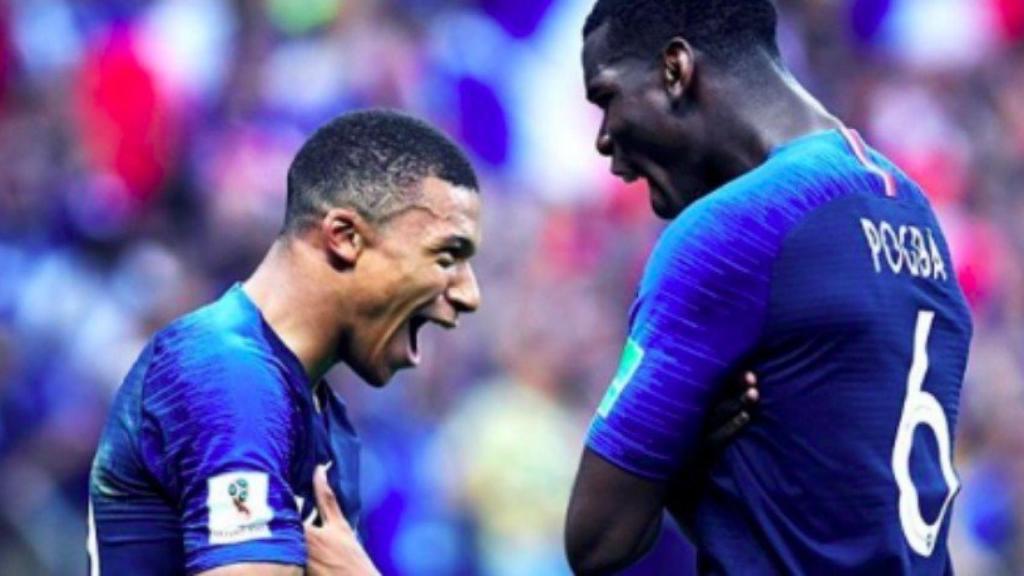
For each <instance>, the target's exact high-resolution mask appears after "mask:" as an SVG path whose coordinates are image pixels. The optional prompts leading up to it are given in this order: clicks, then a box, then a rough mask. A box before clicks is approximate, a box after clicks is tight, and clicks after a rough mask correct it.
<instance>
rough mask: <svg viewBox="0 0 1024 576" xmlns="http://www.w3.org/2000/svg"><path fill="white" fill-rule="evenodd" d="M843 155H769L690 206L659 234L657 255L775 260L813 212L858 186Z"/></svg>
mask: <svg viewBox="0 0 1024 576" xmlns="http://www.w3.org/2000/svg"><path fill="white" fill-rule="evenodd" d="M836 156H839V155H836ZM842 161H843V160H842V159H841V157H840V158H838V159H833V158H832V157H831V156H830V155H829V153H828V150H825V151H822V152H821V153H816V154H781V155H779V156H775V157H772V158H769V159H768V161H766V162H765V163H764V164H762V165H761V166H759V167H758V168H756V169H754V170H752V171H750V172H748V173H746V174H744V175H743V176H740V177H739V178H736V179H735V180H733V181H731V182H729V183H727V184H725V185H723V186H722V187H720V188H718V189H717V190H714V191H713V192H711V193H709V194H708V195H707V196H705V197H703V198H701V199H700V200H698V201H696V202H694V203H693V204H692V205H690V206H689V207H687V208H686V209H685V210H684V211H683V212H682V213H681V214H680V215H679V216H678V217H676V219H675V220H673V221H672V223H671V224H670V225H669V226H668V228H667V229H666V230H665V232H664V234H663V235H662V237H661V238H660V239H659V241H658V245H657V246H656V248H655V252H654V255H653V256H652V261H659V260H665V261H667V262H670V263H671V262H673V261H676V260H678V259H680V258H683V259H693V258H699V259H705V258H709V257H710V258H712V259H721V258H723V257H725V258H728V257H732V258H733V259H737V262H740V261H747V262H750V263H754V262H759V263H764V262H765V261H770V260H771V259H772V258H774V256H775V255H776V254H777V252H778V250H779V248H780V246H781V243H782V241H783V240H784V239H785V237H786V235H787V234H788V233H789V232H790V231H791V230H792V229H793V228H794V227H795V226H796V225H798V224H799V223H800V222H801V221H802V220H803V219H804V218H805V217H806V216H807V215H808V214H809V213H810V212H812V211H813V210H814V209H816V208H818V207H820V206H822V205H824V204H827V203H829V202H830V201H831V200H834V199H836V198H837V197H839V196H842V195H844V194H846V193H847V192H849V191H850V190H851V189H852V187H851V186H848V185H847V184H846V183H845V182H844V178H845V177H846V174H845V172H846V171H845V169H844V168H845V167H844V166H841V165H839V164H840V163H841V162H842Z"/></svg>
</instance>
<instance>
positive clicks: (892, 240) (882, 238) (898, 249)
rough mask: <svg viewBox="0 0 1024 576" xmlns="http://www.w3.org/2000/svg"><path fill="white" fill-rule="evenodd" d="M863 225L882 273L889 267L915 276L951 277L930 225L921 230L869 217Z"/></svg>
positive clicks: (937, 278)
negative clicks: (897, 225)
mask: <svg viewBox="0 0 1024 576" xmlns="http://www.w3.org/2000/svg"><path fill="white" fill-rule="evenodd" d="M860 225H861V228H863V230H864V238H865V239H866V240H867V242H868V248H869V249H870V250H871V258H872V260H873V262H874V265H875V272H876V273H878V274H881V273H882V269H883V268H888V269H889V271H890V272H892V273H893V274H902V273H903V272H906V273H908V274H910V275H911V276H913V277H914V278H925V279H928V280H948V279H949V274H948V273H947V272H946V263H945V261H944V260H943V259H942V253H941V252H940V251H939V246H938V244H936V242H935V236H933V235H932V230H931V228H925V229H924V231H922V230H921V228H919V227H917V226H911V225H901V226H899V227H895V226H893V225H892V224H890V223H888V222H886V221H885V220H882V221H881V222H879V223H875V222H872V221H871V220H868V219H867V218H861V219H860ZM883 265H884V266H883Z"/></svg>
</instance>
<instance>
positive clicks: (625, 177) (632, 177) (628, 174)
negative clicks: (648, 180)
mask: <svg viewBox="0 0 1024 576" xmlns="http://www.w3.org/2000/svg"><path fill="white" fill-rule="evenodd" d="M612 174H614V175H616V176H618V177H619V178H620V179H621V180H622V181H623V182H625V183H626V184H632V183H633V182H636V181H637V180H639V179H640V175H639V174H637V173H636V172H634V171H632V170H618V169H616V170H612Z"/></svg>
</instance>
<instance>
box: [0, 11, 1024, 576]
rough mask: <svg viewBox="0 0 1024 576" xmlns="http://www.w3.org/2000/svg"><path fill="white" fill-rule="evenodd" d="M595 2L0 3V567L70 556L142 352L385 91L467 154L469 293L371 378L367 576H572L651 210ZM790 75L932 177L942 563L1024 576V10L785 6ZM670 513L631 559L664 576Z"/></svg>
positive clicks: (69, 570) (679, 560)
mask: <svg viewBox="0 0 1024 576" xmlns="http://www.w3.org/2000/svg"><path fill="white" fill-rule="evenodd" d="M590 6H591V0H303V1H301V2H299V1H293V0H160V1H154V2H142V1H133V0H74V1H71V0H0V574H5V575H21V574H33V575H34V574H58V575H64V574H67V575H81V574H84V573H85V570H86V561H85V531H86V530H85V516H86V513H85V510H86V484H87V475H88V470H89V466H90V462H91V459H92V455H93V450H94V448H95V443H96V440H97V436H98V434H99V432H100V429H101V426H102V425H103V422H104V418H105V413H106V409H107V406H108V403H109V402H110V399H111V395H112V394H113V392H114V391H115V389H116V387H117V386H118V384H119V383H120V380H121V378H122V377H123V376H124V374H125V373H126V372H127V370H128V367H129V365H130V364H131V362H132V361H133V360H134V358H135V356H136V354H137V353H138V352H139V351H140V350H141V348H142V346H143V344H144V342H145V341H146V339H147V338H148V337H149V336H150V335H151V334H152V333H153V332H154V331H156V330H157V329H158V328H160V327H161V326H162V325H164V324H165V323H167V322H168V321H169V320H171V319H172V318H174V317H175V316H177V315H179V314H181V313H183V312H185V311H187V310H189V309H191V308H193V307H196V306H198V305H201V304H203V303H205V302H208V301H210V300H213V299H215V298H216V297H217V296H218V295H219V294H220V293H221V292H222V291H223V290H224V289H225V288H226V287H228V286H229V285H230V284H231V283H233V282H235V281H237V280H240V279H244V278H245V277H246V276H247V274H248V273H249V271H250V270H251V269H252V268H253V267H254V265H255V264H256V263H257V262H258V260H259V258H260V257H261V256H262V254H263V252H264V251H265V250H266V248H267V247H268V246H269V245H270V243H271V242H272V240H273V239H274V236H275V235H276V233H277V232H278V230H279V227H280V223H281V220H282V216H283V207H284V194H285V178H284V177H285V172H286V169H287V166H288V164H289V162H290V160H291V158H292V156H293V154H294V153H295V152H296V151H297V149H298V147H299V145H300V144H301V143H302V141H303V139H304V137H305V136H307V135H308V134H310V133H311V132H312V131H313V130H314V129H315V128H316V127H317V126H318V125H319V124H321V123H322V122H324V121H326V120H327V119H329V118H331V117H333V116H334V115H336V114H338V113H340V112H343V111H345V110H350V109H354V108H359V107H367V106H388V107H395V108H400V109H403V110H407V111H410V112H412V113H414V114H417V115H419V116H422V117H425V118H427V119H429V120H431V121H432V122H434V123H436V124H437V125H439V126H440V127H442V128H443V129H445V131H447V132H448V133H450V134H452V135H454V136H455V137H457V138H458V140H459V141H460V142H461V143H463V144H464V145H465V147H466V148H467V150H468V151H469V152H470V154H471V155H472V158H473V161H474V163H475V165H476V166H477V167H478V169H479V171H480V173H481V175H482V179H483V183H484V190H483V193H484V195H485V196H484V198H485V201H484V203H485V243H484V246H483V250H482V252H481V253H480V255H479V257H478V258H477V263H476V266H477V270H478V274H479V277H480V281H481V284H482V288H483V292H484V306H483V308H482V310H481V311H480V312H479V313H478V314H477V315H475V316H474V317H471V318H467V319H465V322H463V327H462V328H460V329H459V330H458V331H455V332H450V333H441V332H436V333H430V334H428V335H427V337H426V338H425V340H427V342H426V343H425V348H426V351H425V363H424V365H423V366H422V367H421V368H420V369H419V370H418V371H416V372H410V373H404V374H402V375H401V376H400V377H399V378H398V379H397V380H396V381H395V382H393V383H392V384H391V386H390V387H388V388H386V389H385V390H382V391H376V390H371V389H369V388H368V387H366V386H364V385H363V384H361V383H360V382H359V381H358V380H357V379H356V378H355V377H354V376H352V375H351V374H350V373H348V372H346V371H345V370H344V369H339V370H337V371H335V372H334V373H333V374H332V375H331V377H330V380H331V381H332V384H333V385H334V386H335V388H336V389H337V390H338V392H339V393H340V394H341V395H342V396H343V397H344V398H346V400H347V402H348V403H349V405H350V412H351V413H352V414H353V416H354V419H355V420H356V424H357V426H358V428H359V429H360V432H361V434H362V436H363V438H364V443H365V451H364V455H363V461H362V465H363V478H362V490H363V498H364V501H365V509H366V510H367V516H366V522H365V524H364V526H362V534H363V535H364V538H365V543H366V545H367V547H368V549H369V550H370V552H371V554H372V555H373V557H374V559H375V560H376V562H377V563H378V565H379V566H380V568H381V570H382V572H383V573H384V574H387V575H390V574H401V575H420V574H442V575H443V574H454V575H475V574H481V575H526V574H529V575H545V574H564V573H567V572H568V567H567V565H566V564H565V561H564V559H563V555H562V544H561V542H562V537H561V533H562V532H561V531H562V521H563V515H564V510H565V507H566V502H567V498H568V493H569V488H570V482H571V479H572V476H573V474H574V471H575V467H576V464H577V459H578V456H579V453H580V448H581V440H582V437H583V433H584V431H585V428H586V426H587V424H588V421H589V419H590V416H591V414H592V412H593V410H594V407H595V406H596V404H597V401H598V399H599V397H600V396H601V395H602V393H603V391H604V389H605V386H606V385H607V383H608V382H609V380H610V377H611V376H612V374H613V372H614V370H615V366H616V364H617V360H618V353H619V350H620V347H621V344H622V341H623V334H624V329H625V324H626V312H627V308H628V306H629V303H630V300H631V297H632V295H633V291H634V288H635V283H636V281H637V279H638V276H639V274H640V271H641V269H642V266H643V263H644V260H645V258H646V256H647V253H648V251H649V249H650V247H651V246H652V244H653V242H654V240H655V239H656V238H657V235H658V233H659V230H660V227H661V224H660V223H659V222H658V221H657V220H656V219H655V218H654V217H653V215H651V214H650V213H649V209H648V200H647V197H646V193H645V190H644V187H643V185H639V186H626V185H624V184H622V183H620V182H618V181H617V180H615V179H614V178H613V177H611V176H610V175H609V174H608V170H607V169H608V166H607V161H606V160H605V159H602V158H600V157H599V156H598V155H597V154H596V153H595V151H594V148H593V141H594V138H595V134H596V130H597V128H598V122H599V116H598V112H597V110H596V109H593V108H592V107H590V106H589V105H588V104H587V103H586V102H585V101H584V98H583V89H582V73H581V70H580V66H579V53H580V47H581V44H582V41H581V38H580V29H581V27H582V24H583V20H584V18H585V16H586V14H587V12H588V11H589V9H590ZM779 8H780V10H781V13H782V23H781V29H780V41H781V44H782V47H783V52H784V55H785V58H786V60H787V62H788V63H789V65H790V66H791V68H792V70H793V71H794V73H795V75H796V76H797V77H798V78H799V79H800V80H801V81H803V82H804V83H805V84H806V85H807V86H808V88H809V89H810V90H811V91H812V92H813V93H815V94H816V95H818V96H819V97H820V98H821V99H822V100H823V102H824V103H825V104H826V105H827V106H828V107H829V108H830V109H831V110H833V111H834V112H835V113H836V114H838V115H839V116H840V117H841V118H842V119H843V120H845V121H846V122H847V123H848V124H849V125H851V126H853V127H856V128H858V129H859V130H860V131H861V132H862V133H863V134H864V135H865V137H866V138H867V139H868V141H869V142H871V143H872V144H873V145H874V146H876V147H878V148H880V149H881V150H883V151H884V152H885V153H887V154H889V155H890V156H891V157H892V158H893V159H894V160H895V161H896V162H897V163H899V164H901V165H902V166H903V167H904V168H905V169H906V170H907V171H908V172H910V173H911V174H912V175H913V176H914V177H916V178H917V179H918V180H919V181H920V182H921V183H922V184H923V185H924V187H925V188H926V189H927V191H928V193H929V194H930V195H931V198H932V201H933V202H934V204H935V206H936V208H937V210H938V212H939V214H940V218H941V220H942V222H943V225H944V227H945V230H946V231H947V235H948V237H949V240H950V244H951V247H952V252H953V256H954V259H955V268H956V271H957V274H958V275H959V278H960V280H961V282H962V284H963V286H964V288H965V290H966V292H967V296H968V298H969V300H970V303H971V306H972V308H973V312H974V320H975V327H976V332H975V338H974V342H973V349H972V355H971V361H970V365H969V368H968V374H967V380H966V383H965V387H964V394H963V402H962V410H961V414H960V419H959V431H958V439H957V442H958V443H957V461H958V466H959V472H960V475H961V477H962V479H963V491H962V493H961V494H960V496H959V498H958V500H957V504H956V507H955V509H954V513H953V522H954V528H953V531H952V537H951V538H952V541H953V549H954V553H955V556H954V560H955V564H956V566H957V568H958V571H959V573H961V574H967V575H978V574H986V575H1019V574H1024V552H1022V551H1024V379H1022V377H1021V376H1022V374H1024V266H1022V262H1024V194H1021V193H1020V192H1021V187H1022V186H1024V0H805V1H797V0H788V1H786V0H780V1H779ZM691 558H692V554H691V552H690V551H689V550H688V549H687V547H686V545H685V544H683V542H682V540H681V539H680V538H679V536H678V535H677V534H676V533H674V532H673V531H672V530H671V529H669V530H668V531H667V532H666V534H665V535H664V536H663V537H662V539H661V540H660V541H659V544H658V547H657V549H656V551H655V553H654V554H652V556H651V557H650V558H649V559H648V561H647V565H646V566H645V567H640V568H637V569H635V570H634V572H635V573H656V572H655V567H656V566H657V565H659V564H662V565H672V564H673V563H674V564H675V566H676V568H674V569H671V570H669V571H668V572H667V573H673V574H686V573H687V570H686V569H683V568H678V566H683V565H687V562H690V561H691Z"/></svg>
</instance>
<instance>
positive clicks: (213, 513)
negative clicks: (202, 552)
mask: <svg viewBox="0 0 1024 576" xmlns="http://www.w3.org/2000/svg"><path fill="white" fill-rule="evenodd" d="M206 486H207V489H208V494H207V497H206V507H207V510H208V512H209V529H210V544H234V543H237V542H246V541H248V540H259V539H261V538H270V521H271V520H272V519H273V518H274V511H273V509H271V508H270V504H269V502H268V501H267V495H268V480H267V475H266V474H265V473H263V472H227V473H225V474H219V475H217V476H213V477H211V478H210V479H209V480H207V482H206Z"/></svg>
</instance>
